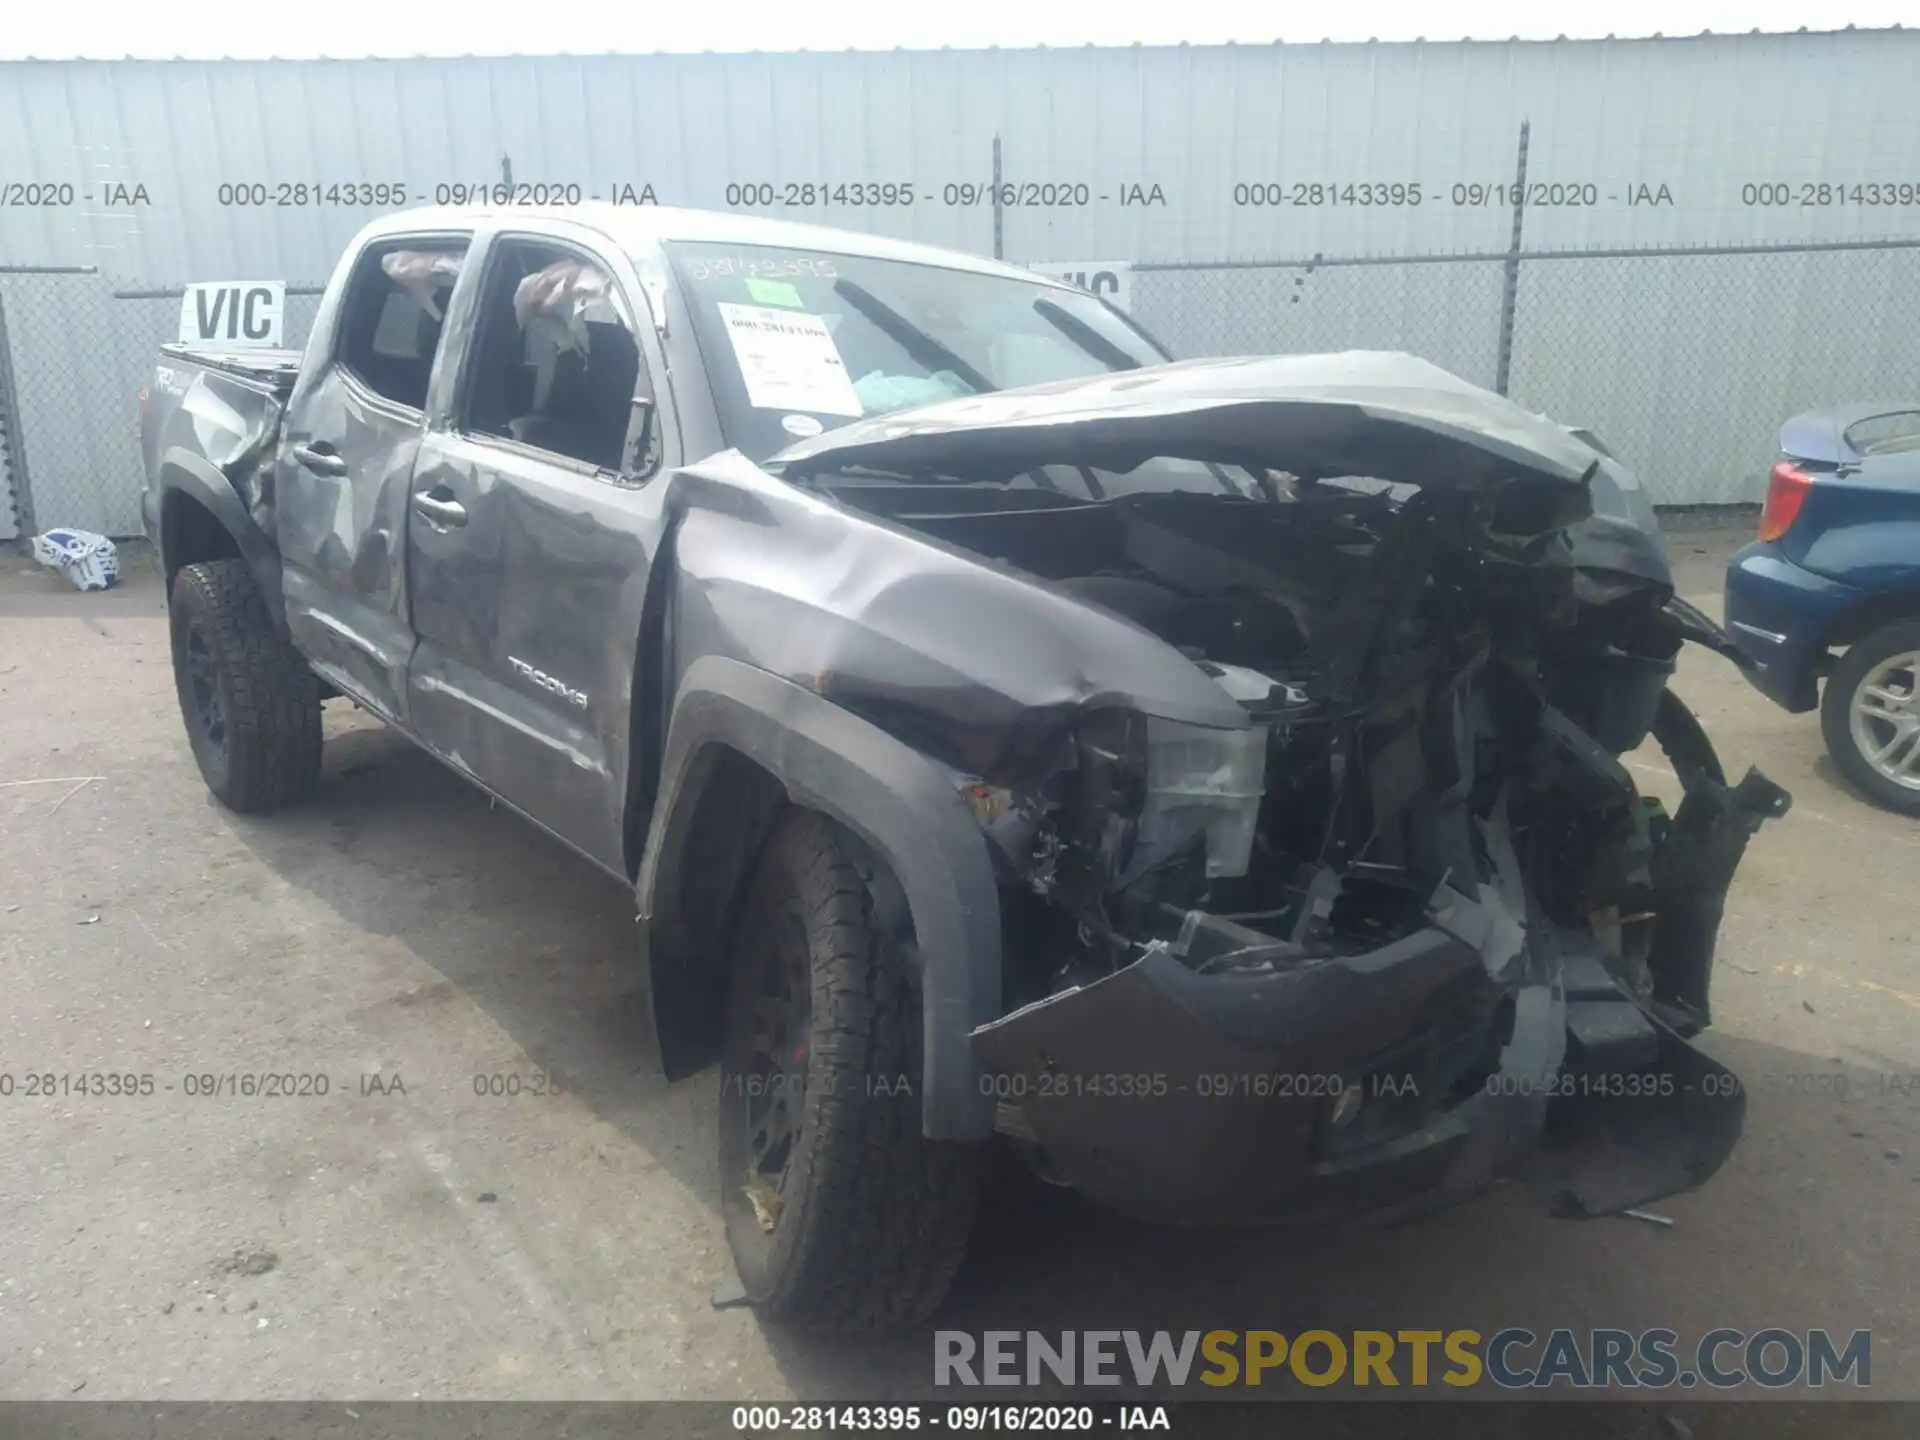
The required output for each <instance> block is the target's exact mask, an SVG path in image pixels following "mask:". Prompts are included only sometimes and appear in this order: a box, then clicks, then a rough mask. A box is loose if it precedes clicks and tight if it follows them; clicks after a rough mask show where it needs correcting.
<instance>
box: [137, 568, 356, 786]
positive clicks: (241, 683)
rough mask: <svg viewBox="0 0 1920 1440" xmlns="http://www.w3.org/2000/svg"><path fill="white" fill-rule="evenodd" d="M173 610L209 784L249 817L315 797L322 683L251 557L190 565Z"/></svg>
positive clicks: (188, 717) (184, 695) (184, 685)
mask: <svg viewBox="0 0 1920 1440" xmlns="http://www.w3.org/2000/svg"><path fill="white" fill-rule="evenodd" d="M167 609H168V612H169V619H170V620H171V622H172V629H173V679H174V686H175V688H176V689H177V690H178V692H179V696H180V714H181V717H182V718H183V719H184V720H185V721H186V725H187V739H188V741H189V743H190V744H191V745H192V746H193V758H194V760H195V762H196V763H197V764H198V765H199V766H200V776H201V778H202V779H203V780H205V781H206V782H207V789H209V790H211V791H212V792H213V795H214V798H215V799H217V800H218V801H219V802H220V803H221V804H222V805H225V806H226V807H227V808H228V809H229V810H237V811H240V812H241V813H243V814H246V813H252V812H256V811H262V810H272V809H275V808H277V807H279V806H281V805H287V804H291V803H292V802H293V801H295V800H301V799H305V798H306V797H307V796H308V795H310V794H311V793H312V792H313V790H314V788H315V786H317V785H318V783H319V779H320V686H319V682H318V681H317V680H316V679H315V678H314V674H313V671H311V670H310V669H308V668H307V664H306V662H305V661H304V660H302V659H301V658H300V655H299V653H298V652H297V651H295V650H294V648H293V646H292V645H291V644H289V643H288V641H287V640H286V638H285V637H284V636H282V635H281V634H280V632H279V629H278V628H277V627H276V626H275V625H274V623H273V617H272V616H271V615H269V614H268V613H267V604H266V601H265V600H264V599H263V598H262V597H261V594H260V589H259V586H257V585H256V584H255V583H254V579H253V572H252V571H251V570H249V569H248V568H247V564H246V562H245V561H244V560H214V561H209V562H207V563H205V564H201V565H188V566H185V567H183V568H182V569H181V571H180V573H179V574H178V575H177V576H175V577H174V581H173V590H172V593H171V596H170V598H169V601H168V605H167Z"/></svg>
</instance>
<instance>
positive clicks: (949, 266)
mask: <svg viewBox="0 0 1920 1440" xmlns="http://www.w3.org/2000/svg"><path fill="white" fill-rule="evenodd" d="M499 224H510V225H513V226H516V227H518V226H531V227H533V228H536V229H538V228H540V227H542V226H551V227H553V229H554V232H555V233H556V234H561V233H565V231H566V230H567V229H569V228H573V229H575V230H576V231H577V230H579V229H585V230H589V231H594V232H597V233H598V234H600V235H602V236H604V237H605V238H606V239H607V240H608V241H610V242H611V243H613V244H614V245H617V246H619V247H620V248H621V249H623V250H628V251H631V250H632V249H634V248H636V247H638V246H642V245H647V244H655V243H659V242H662V241H675V240H680V241H694V242H700V243H706V244H720V245H767V246H773V247H775V248H778V249H782V250H821V251H826V252H828V253H830V254H834V255H852V256H861V257H865V258H868V259H874V260H899V261H905V262H908V263H911V264H916V265H934V266H938V267H939V268H941V269H945V270H962V271H967V272H969V273H971V274H976V275H999V276H1003V277H1010V278H1018V279H1022V280H1027V281H1032V282H1036V283H1040V284H1045V285H1053V286H1056V287H1058V288H1062V289H1065V288H1069V287H1067V286H1065V285H1064V283H1063V282H1059V281H1055V280H1052V279H1051V278H1049V277H1047V276H1043V275H1040V274H1038V273H1037V272H1035V271H1032V270H1027V269H1024V268H1023V267H1021V266H1018V265H1009V264H1006V263H1005V262H1003V261H999V260H990V259H988V258H987V257H985V256H982V255H973V254H969V253H968V252H967V251H964V250H949V249H946V248H944V247H942V246H938V245H922V244H920V243H918V242H917V241H912V240H896V239H894V238H893V237H891V236H887V235H870V234H866V233H864V232H862V231H857V230H837V229H834V228H833V227H831V226H827V225H808V224H804V223H802V222H800V221H795V220H770V219H767V218H766V217H765V216H761V215H741V214H732V213H729V212H725V211H719V210H687V209H681V208H678V207H674V206H667V205H614V204H610V203H608V202H607V201H604V200H595V201H588V202H587V203H585V204H582V205H565V206H560V205H439V206H427V207H421V208H416V209H412V210H396V211H394V212H393V213H392V214H390V215H384V216H382V217H381V218H380V219H378V220H375V221H373V222H372V223H371V224H370V225H368V226H367V227H366V229H365V230H363V231H361V234H360V243H361V244H364V243H366V242H367V241H369V240H378V239H383V238H385V237H387V236H391V235H407V234H413V233H416V232H419V231H429V230H455V229H458V230H468V229H475V228H480V227H487V226H494V225H499Z"/></svg>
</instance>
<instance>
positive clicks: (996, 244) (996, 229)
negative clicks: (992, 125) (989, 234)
mask: <svg viewBox="0 0 1920 1440" xmlns="http://www.w3.org/2000/svg"><path fill="white" fill-rule="evenodd" d="M993 258H994V259H996V260H1004V259H1006V246H1005V244H1004V243H1003V237H1002V234H1001V210H1000V137H999V136H998V135H996V136H994V137H993Z"/></svg>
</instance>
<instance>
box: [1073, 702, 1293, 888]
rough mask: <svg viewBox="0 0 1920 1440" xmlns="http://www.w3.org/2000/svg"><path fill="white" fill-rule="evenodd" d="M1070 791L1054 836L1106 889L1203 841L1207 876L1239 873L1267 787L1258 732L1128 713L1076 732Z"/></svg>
mask: <svg viewBox="0 0 1920 1440" xmlns="http://www.w3.org/2000/svg"><path fill="white" fill-rule="evenodd" d="M1074 741H1075V746H1076V748H1077V751H1078V755H1079V772H1078V774H1079V784H1078V785H1077V786H1076V787H1075V794H1074V796H1073V799H1072V801H1071V802H1070V803H1069V804H1068V806H1067V814H1066V815H1065V817H1064V820H1065V823H1064V824H1063V826H1062V830H1063V836H1064V838H1066V839H1067V841H1068V843H1069V844H1071V845H1075V846H1077V847H1080V848H1083V849H1084V850H1088V851H1092V852H1095V853H1097V855H1098V856H1099V863H1100V868H1101V870H1102V871H1103V872H1104V873H1105V875H1106V876H1108V877H1109V879H1110V883H1111V884H1112V886H1113V887H1114V888H1116V889H1117V888H1120V887H1123V886H1125V885H1128V884H1131V883H1132V882H1133V881H1134V880H1136V879H1138V878H1139V877H1140V876H1142V875H1144V874H1146V873H1147V872H1148V871H1150V870H1152V869H1154V868H1155V867H1157V866H1159V865H1162V864H1164V863H1166V862H1167V861H1168V860H1171V859H1173V858H1174V857H1175V856H1178V855H1181V854H1183V853H1185V852H1187V851H1189V850H1191V849H1192V848H1193V847H1194V846H1195V845H1196V844H1202V845H1204V848H1205V853H1206V873H1207V876H1208V878H1209V879H1213V878H1229V877H1235V876H1240V875H1244V874H1246V873H1247V862H1248V858H1249V857H1250V855H1251V854H1252V850H1253V834H1254V827H1255V824H1256V822H1257V821H1258V819H1259V814H1260V800H1261V796H1262V794H1263V791H1264V785H1265V780H1266V757H1267V731H1266V727H1264V726H1260V725H1250V726H1246V727H1244V728H1241V729H1235V730H1227V729H1221V728H1217V727H1214V726H1207V725H1189V724H1187V723H1185V722H1184V721H1180V720H1166V719H1162V718H1161V717H1159V716H1157V715H1142V714H1139V713H1138V712H1135V711H1131V710H1109V711H1104V712H1101V713H1100V714H1098V715H1093V716H1089V717H1087V718H1086V719H1085V720H1083V721H1082V722H1081V724H1080V725H1079V726H1077V727H1076V729H1075V732H1074Z"/></svg>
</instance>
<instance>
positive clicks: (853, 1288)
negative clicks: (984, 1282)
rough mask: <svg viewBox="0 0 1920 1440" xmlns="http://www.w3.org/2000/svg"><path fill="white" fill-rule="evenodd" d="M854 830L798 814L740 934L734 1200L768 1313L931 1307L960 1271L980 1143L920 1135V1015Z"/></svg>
mask: <svg viewBox="0 0 1920 1440" xmlns="http://www.w3.org/2000/svg"><path fill="white" fill-rule="evenodd" d="M894 948H895V947H894V945H893V943H892V941H891V939H890V938H889V937H888V936H886V935H885V934H884V933H883V931H882V929H881V927H879V926H878V925H876V923H875V919H874V914H873V902H872V897H871V894H870V892H869V890H868V888H867V884H866V881H865V880H864V878H863V877H862V875H861V873H860V871H859V869H858V868H857V866H856V864H855V861H854V859H853V857H852V855H851V854H850V853H849V847H848V846H847V845H846V843H845V840H844V838H843V837H842V835H841V832H840V831H838V830H837V829H836V828H835V827H834V826H833V824H832V823H831V822H830V821H828V820H826V819H825V818H824V817H822V816H820V815H817V814H813V813H812V812H809V811H804V810H792V811H789V812H788V813H787V815H786V816H785V817H784V818H783V819H782V820H781V822H780V823H779V824H778V825H777V826H776V827H775V829H774V833H773V836H772V838H771V840H769V842H768V844H767V847H766V850H765V851H764V852H763V854H762V857H761V860H760V864H759V867H758V869H757V871H756V873H755V876H754V880H753V884H752V887H751V889H750V891H749V894H748V899H747V904H746V908H745V909H744V911H743V912H742V914H741V916H740V920H739V924H738V927H737V930H736V936H735V941H734V945H733V953H732V957H731V959H732V987H731V995H730V997H729V1001H728V1008H727V1020H726V1033H725V1039H724V1045H723V1051H722V1058H721V1072H720V1178H721V1210H722V1213H723V1215H724V1216H725V1219H726V1227H727V1240H728V1244H729V1246H730V1247H731V1249H732V1251H733V1258H734V1263H735V1265H736V1267H737V1268H738V1270H739V1274H740V1281H741V1285H742V1287H743V1288H744V1289H745V1291H746V1293H747V1298H748V1299H749V1300H751V1301H752V1302H753V1303H754V1305H755V1306H756V1307H757V1308H758V1309H759V1310H760V1311H761V1312H762V1313H763V1314H765V1315H767V1316H769V1317H770V1318H773V1319H782V1320H794V1321H799V1322H803V1323H807V1324H810V1325H815V1326H819V1327H822V1328H828V1329H836V1330H861V1329H870V1328H873V1327H875V1326H878V1325H883V1324H888V1323H900V1322H904V1321H909V1320H915V1319H920V1318H923V1317H924V1316H926V1315H928V1314H930V1313H931V1312H932V1311H933V1310H934V1309H935V1307H937V1306H938V1305H939V1303H940V1301H941V1300H942V1299H943V1298H944V1297H945V1295H946V1292H947V1287H948V1286H949V1284H950V1283H951V1282H952V1279H953V1275H954V1272H955V1270H956V1269H957V1268H958V1267H959V1263H960V1258H961V1254H962V1252H963V1251H964V1249H965V1246H966V1237H967V1231H968V1229H969V1227H970V1226H971V1224H972V1221H973V1213H974V1208H975V1203H976V1199H977V1195H978V1186H979V1181H978V1165H979V1156H978V1151H979V1147H978V1146H973V1145H960V1144H951V1143H945V1142H940V1141H934V1140H928V1139H927V1138H926V1137H925V1136H923V1135H922V1134H921V1133H920V1101H919V1091H920V1059H919V1057H920V1039H919V1037H920V1010H919V1006H918V1004H917V1003H916V999H915V990H914V987H913V985H912V983H911V977H910V975H909V973H908V970H907V968H906V966H905V965H904V963H903V962H902V959H901V957H900V956H899V955H897V954H895V953H893V952H894Z"/></svg>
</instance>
